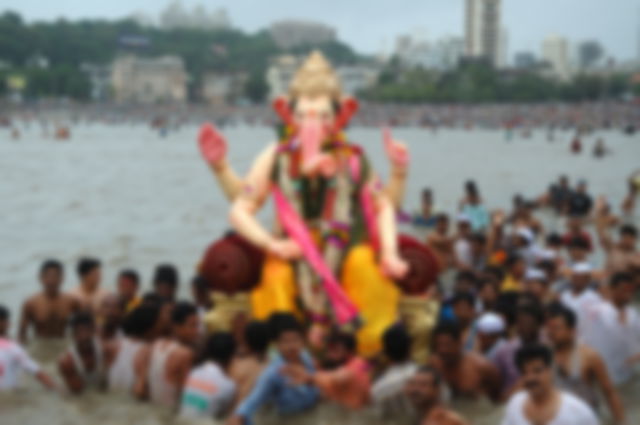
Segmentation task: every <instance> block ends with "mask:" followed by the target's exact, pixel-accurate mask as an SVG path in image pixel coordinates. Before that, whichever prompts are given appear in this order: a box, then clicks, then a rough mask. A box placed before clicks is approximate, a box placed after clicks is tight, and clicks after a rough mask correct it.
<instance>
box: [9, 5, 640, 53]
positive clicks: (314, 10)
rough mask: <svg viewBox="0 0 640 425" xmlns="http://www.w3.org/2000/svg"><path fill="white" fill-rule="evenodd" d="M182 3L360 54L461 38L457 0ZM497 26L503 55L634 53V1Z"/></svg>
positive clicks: (95, 8) (76, 8) (638, 30)
mask: <svg viewBox="0 0 640 425" xmlns="http://www.w3.org/2000/svg"><path fill="white" fill-rule="evenodd" d="M182 2H183V4H184V5H185V6H187V7H190V8H191V7H193V6H195V5H196V4H198V3H203V4H204V5H205V6H206V7H207V8H210V9H215V8H219V7H223V8H225V9H227V11H228V13H229V16H230V18H231V21H232V23H233V25H234V26H236V27H239V28H242V29H244V30H248V31H255V30H257V29H260V28H264V27H266V26H268V25H269V23H271V22H273V21H275V20H279V19H285V18H303V19H313V20H318V21H322V22H325V23H327V24H329V25H332V26H334V27H335V28H336V29H337V30H338V37H339V38H340V39H341V40H343V41H345V42H347V43H349V44H351V45H352V46H353V47H355V48H356V49H357V50H359V51H361V52H364V53H376V52H379V51H380V50H381V49H382V47H383V46H384V45H385V43H386V46H387V48H390V47H392V43H393V41H394V39H395V37H396V36H397V35H398V34H401V33H421V34H425V35H426V36H427V37H428V38H429V39H433V38H438V37H440V36H444V35H462V34H463V23H464V16H463V13H464V0H318V1H312V0H208V1H199V0H182ZM168 3H169V1H168V0H107V1H95V0H53V1H42V0H0V10H6V9H11V10H15V11H17V12H19V13H21V14H22V15H23V16H24V17H25V18H26V19H28V20H36V19H37V20H42V19H44V20H51V19H55V18H58V17H61V16H64V17H66V18H71V19H76V18H84V17H92V18H96V17H101V18H118V17H123V16H126V15H129V14H131V13H132V12H138V11H141V12H144V13H145V14H147V15H150V16H152V17H157V15H158V14H159V12H160V11H161V10H162V9H163V8H164V7H165V6H166V5H167V4H168ZM502 23H503V26H504V27H505V28H506V29H507V32H508V52H509V58H510V60H511V59H512V57H513V55H514V53H516V52H519V51H523V50H528V51H532V52H534V53H536V54H538V53H539V51H540V45H541V40H542V39H543V38H544V37H545V36H547V35H549V34H558V35H562V36H565V37H567V38H568V39H569V40H570V41H571V42H578V41H580V40H584V39H597V40H599V41H601V43H602V44H603V45H604V47H605V50H606V51H607V52H608V54H609V55H611V56H614V57H616V58H617V59H618V60H627V59H633V58H637V57H638V56H639V50H640V48H639V38H640V0H503V17H502Z"/></svg>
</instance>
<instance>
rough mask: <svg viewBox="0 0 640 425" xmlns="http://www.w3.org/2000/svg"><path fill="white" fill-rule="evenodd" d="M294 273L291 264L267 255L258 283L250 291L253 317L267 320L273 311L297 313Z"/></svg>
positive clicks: (296, 291)
mask: <svg viewBox="0 0 640 425" xmlns="http://www.w3.org/2000/svg"><path fill="white" fill-rule="evenodd" d="M297 295H298V290H297V288H296V282H295V273H294V271H293V267H292V265H291V264H290V263H289V262H287V261H284V260H281V259H279V258H277V257H273V256H268V257H267V258H266V259H265V262H264V265H263V266H262V278H261V279H260V283H258V285H257V286H256V288H255V289H254V290H253V291H252V292H251V309H252V312H253V317H254V318H256V319H258V320H267V319H268V318H269V316H271V315H272V314H273V313H284V312H286V313H294V314H297V313H298V311H297V310H298V308H297V305H296V296H297Z"/></svg>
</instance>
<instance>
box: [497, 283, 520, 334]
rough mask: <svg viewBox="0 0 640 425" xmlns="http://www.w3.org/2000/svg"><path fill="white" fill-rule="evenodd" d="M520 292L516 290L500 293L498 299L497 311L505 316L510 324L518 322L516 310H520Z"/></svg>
mask: <svg viewBox="0 0 640 425" xmlns="http://www.w3.org/2000/svg"><path fill="white" fill-rule="evenodd" d="M518 297H519V294H518V293H517V292H514V291H509V292H503V293H501V294H498V299H497V300H496V312H497V313H500V314H501V315H502V316H504V318H505V320H506V322H507V324H508V326H512V325H513V324H514V323H515V322H516V312H517V311H518Z"/></svg>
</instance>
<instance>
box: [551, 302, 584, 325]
mask: <svg viewBox="0 0 640 425" xmlns="http://www.w3.org/2000/svg"><path fill="white" fill-rule="evenodd" d="M556 317H560V318H562V320H564V323H565V324H566V325H567V326H568V327H569V328H570V329H575V328H576V325H577V324H578V316H576V313H574V312H573V310H571V309H570V308H567V307H566V306H564V305H563V304H561V303H559V302H555V303H553V304H550V305H549V307H547V318H548V319H555V318H556Z"/></svg>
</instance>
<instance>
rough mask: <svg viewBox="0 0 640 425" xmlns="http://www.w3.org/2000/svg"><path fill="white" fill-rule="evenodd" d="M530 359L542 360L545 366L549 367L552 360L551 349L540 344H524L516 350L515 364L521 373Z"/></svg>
mask: <svg viewBox="0 0 640 425" xmlns="http://www.w3.org/2000/svg"><path fill="white" fill-rule="evenodd" d="M532 360H542V362H543V363H544V364H545V366H547V367H550V366H551V364H552V362H553V353H552V352H551V349H550V348H549V347H547V346H545V345H542V344H537V343H534V344H525V345H523V346H522V347H520V348H519V349H518V351H516V366H518V370H519V371H520V372H521V373H522V372H523V371H524V368H525V366H526V365H527V363H529V362H531V361H532Z"/></svg>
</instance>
